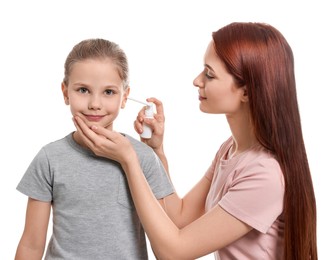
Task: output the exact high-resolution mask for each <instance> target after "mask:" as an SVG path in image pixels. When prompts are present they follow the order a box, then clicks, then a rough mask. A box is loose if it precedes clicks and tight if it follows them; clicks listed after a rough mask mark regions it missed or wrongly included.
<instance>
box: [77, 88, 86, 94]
mask: <svg viewBox="0 0 327 260" xmlns="http://www.w3.org/2000/svg"><path fill="white" fill-rule="evenodd" d="M78 92H80V93H82V94H84V93H88V90H87V88H79V89H78Z"/></svg>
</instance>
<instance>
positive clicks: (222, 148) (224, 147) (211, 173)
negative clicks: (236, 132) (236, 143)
mask: <svg viewBox="0 0 327 260" xmlns="http://www.w3.org/2000/svg"><path fill="white" fill-rule="evenodd" d="M231 144H232V138H231V137H230V138H228V139H227V140H226V141H225V142H224V143H223V144H222V145H221V146H220V148H219V150H218V151H217V153H216V156H215V158H214V159H213V161H212V163H211V165H210V166H209V168H208V170H207V171H206V173H205V177H206V178H207V179H208V180H209V181H212V179H213V176H214V174H215V172H216V171H217V169H216V168H217V167H218V166H219V161H220V159H221V158H222V156H224V154H225V153H226V152H227V151H228V149H229V148H230V146H231Z"/></svg>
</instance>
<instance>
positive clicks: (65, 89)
mask: <svg viewBox="0 0 327 260" xmlns="http://www.w3.org/2000/svg"><path fill="white" fill-rule="evenodd" d="M61 91H62V94H63V96H64V100H65V104H66V105H69V98H68V88H67V86H66V85H65V83H64V82H63V83H61Z"/></svg>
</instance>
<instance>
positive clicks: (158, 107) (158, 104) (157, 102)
mask: <svg viewBox="0 0 327 260" xmlns="http://www.w3.org/2000/svg"><path fill="white" fill-rule="evenodd" d="M146 101H148V102H153V103H154V104H155V105H156V111H157V114H158V115H164V108H163V104H162V102H161V101H160V100H159V99H157V98H155V97H151V98H147V99H146Z"/></svg>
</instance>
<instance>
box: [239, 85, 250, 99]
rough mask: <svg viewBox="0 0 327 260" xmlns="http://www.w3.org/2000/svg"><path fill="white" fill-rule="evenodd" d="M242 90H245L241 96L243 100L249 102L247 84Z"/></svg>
mask: <svg viewBox="0 0 327 260" xmlns="http://www.w3.org/2000/svg"><path fill="white" fill-rule="evenodd" d="M242 90H243V95H242V97H241V100H242V102H249V96H248V90H247V87H246V86H244V87H242Z"/></svg>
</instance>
